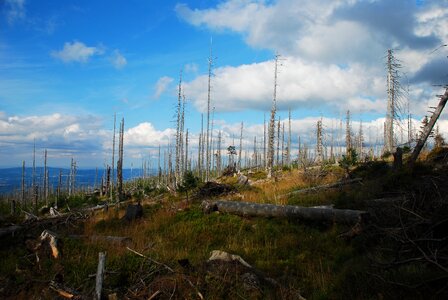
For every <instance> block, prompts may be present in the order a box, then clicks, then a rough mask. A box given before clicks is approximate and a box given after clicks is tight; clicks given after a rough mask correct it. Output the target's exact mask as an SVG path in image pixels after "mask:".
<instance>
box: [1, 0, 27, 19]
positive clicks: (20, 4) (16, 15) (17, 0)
mask: <svg viewBox="0 0 448 300" xmlns="http://www.w3.org/2000/svg"><path fill="white" fill-rule="evenodd" d="M5 7H6V10H5V11H6V18H7V20H8V23H9V24H10V25H12V24H14V23H15V22H16V21H17V20H21V19H24V18H25V0H6V1H5Z"/></svg>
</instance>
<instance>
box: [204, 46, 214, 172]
mask: <svg viewBox="0 0 448 300" xmlns="http://www.w3.org/2000/svg"><path fill="white" fill-rule="evenodd" d="M212 68H213V55H212V46H211V45H210V57H209V59H208V86H207V87H208V89H207V136H206V139H205V142H206V153H205V155H206V158H205V162H206V166H205V180H206V181H208V180H209V178H210V163H211V159H210V147H211V139H210V134H211V131H210V110H211V78H212Z"/></svg>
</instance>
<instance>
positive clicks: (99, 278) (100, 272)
mask: <svg viewBox="0 0 448 300" xmlns="http://www.w3.org/2000/svg"><path fill="white" fill-rule="evenodd" d="M105 266H106V252H100V253H99V254H98V268H97V271H96V284H95V297H94V298H95V299H96V300H101V293H102V289H103V278H104V270H105Z"/></svg>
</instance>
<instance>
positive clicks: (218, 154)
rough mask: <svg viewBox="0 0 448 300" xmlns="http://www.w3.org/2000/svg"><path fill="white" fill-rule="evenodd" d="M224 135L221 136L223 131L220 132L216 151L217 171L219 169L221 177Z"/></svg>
mask: <svg viewBox="0 0 448 300" xmlns="http://www.w3.org/2000/svg"><path fill="white" fill-rule="evenodd" d="M221 143H222V135H221V131H219V133H218V145H217V147H216V148H217V150H216V169H217V172H218V174H217V176H220V175H221V172H222V168H221V167H222V160H221V148H222V144H221Z"/></svg>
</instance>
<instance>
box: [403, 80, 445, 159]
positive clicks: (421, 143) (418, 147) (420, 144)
mask: <svg viewBox="0 0 448 300" xmlns="http://www.w3.org/2000/svg"><path fill="white" fill-rule="evenodd" d="M447 101H448V88H447V89H446V90H445V94H443V95H441V96H440V101H439V105H437V107H436V109H435V111H434V112H433V114H432V116H431V119H430V120H429V122H428V124H427V125H426V126H425V127H424V128H423V132H422V135H421V136H420V138H419V139H418V141H417V145H416V146H415V148H414V151H413V152H412V155H411V159H410V161H409V163H410V164H413V163H414V162H415V161H416V160H417V158H418V155H419V154H420V151H421V150H422V148H423V146H424V145H425V143H426V140H427V139H428V137H429V135H430V134H431V132H432V130H433V128H434V125H435V124H436V122H437V119H438V118H439V116H440V114H441V113H442V111H443V108H444V107H445V105H446V102H447Z"/></svg>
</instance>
